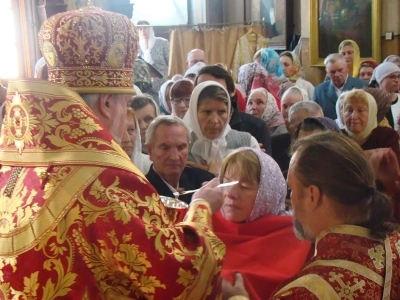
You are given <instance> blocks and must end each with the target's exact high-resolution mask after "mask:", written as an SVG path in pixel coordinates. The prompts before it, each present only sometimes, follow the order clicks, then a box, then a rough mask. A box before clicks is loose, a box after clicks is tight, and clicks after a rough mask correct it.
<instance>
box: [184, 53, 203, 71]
mask: <svg viewBox="0 0 400 300" xmlns="http://www.w3.org/2000/svg"><path fill="white" fill-rule="evenodd" d="M199 62H201V63H203V64H207V60H206V54H205V52H204V51H203V50H201V49H193V50H190V51H189V53H188V55H187V58H186V69H189V68H190V67H193V66H194V65H195V64H197V63H199Z"/></svg>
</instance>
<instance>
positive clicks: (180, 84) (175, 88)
mask: <svg viewBox="0 0 400 300" xmlns="http://www.w3.org/2000/svg"><path fill="white" fill-rule="evenodd" d="M193 88H194V85H193V82H192V81H191V80H190V79H181V80H178V81H176V82H175V83H174V84H173V85H172V87H171V90H170V92H169V94H170V97H171V102H172V113H171V115H173V116H176V117H178V118H179V119H183V117H184V116H185V114H186V112H187V111H188V109H189V101H190V96H191V95H192V91H193Z"/></svg>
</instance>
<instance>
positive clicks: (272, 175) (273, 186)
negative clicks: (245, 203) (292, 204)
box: [238, 147, 287, 222]
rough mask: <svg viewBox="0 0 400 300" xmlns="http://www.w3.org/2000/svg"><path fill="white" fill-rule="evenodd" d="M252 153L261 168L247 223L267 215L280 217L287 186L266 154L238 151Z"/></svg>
mask: <svg viewBox="0 0 400 300" xmlns="http://www.w3.org/2000/svg"><path fill="white" fill-rule="evenodd" d="M246 150H250V151H253V152H254V154H255V155H257V157H258V160H259V162H260V166H261V172H260V183H259V188H258V193H257V196H256V200H255V202H254V206H253V210H252V212H251V214H250V217H249V219H248V220H247V222H252V221H254V220H256V219H258V218H261V217H263V216H267V215H280V214H282V212H284V211H285V199H286V194H287V186H286V181H285V178H284V177H283V174H282V171H281V169H280V168H279V165H278V164H277V163H276V162H275V160H273V158H272V157H270V156H269V155H268V154H266V153H264V152H262V151H260V150H256V149H253V148H249V147H243V148H240V149H239V150H238V151H246Z"/></svg>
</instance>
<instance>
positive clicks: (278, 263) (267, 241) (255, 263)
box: [213, 212, 313, 300]
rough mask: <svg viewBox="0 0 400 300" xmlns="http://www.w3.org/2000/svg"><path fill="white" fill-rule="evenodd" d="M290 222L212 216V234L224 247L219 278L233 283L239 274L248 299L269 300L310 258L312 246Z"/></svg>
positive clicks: (282, 218) (286, 218)
mask: <svg viewBox="0 0 400 300" xmlns="http://www.w3.org/2000/svg"><path fill="white" fill-rule="evenodd" d="M292 220H293V218H292V217H291V216H275V215H269V216H265V217H261V218H259V219H257V220H255V221H253V222H249V223H233V222H230V221H228V220H226V219H225V218H224V217H223V216H222V215H221V213H220V212H218V213H217V214H214V216H213V228H214V232H215V234H216V235H217V236H218V237H219V238H220V239H221V240H222V241H223V242H224V243H225V245H226V256H225V262H224V265H223V269H222V277H223V278H225V279H227V280H229V281H230V282H233V281H234V276H235V274H236V273H238V272H239V273H242V274H243V278H244V282H245V286H246V289H247V291H248V292H249V294H250V299H252V300H257V299H269V298H270V297H271V296H272V295H273V292H274V291H275V290H276V289H277V288H278V286H280V285H282V284H283V283H284V282H285V281H287V280H288V279H289V278H290V277H292V276H294V275H296V274H297V273H299V272H300V270H301V269H302V267H303V265H304V263H305V262H306V261H307V260H308V258H310V257H311V256H312V253H311V252H312V251H313V249H312V248H311V244H310V243H309V242H306V241H300V240H298V239H297V238H296V236H295V235H294V232H293V222H292Z"/></svg>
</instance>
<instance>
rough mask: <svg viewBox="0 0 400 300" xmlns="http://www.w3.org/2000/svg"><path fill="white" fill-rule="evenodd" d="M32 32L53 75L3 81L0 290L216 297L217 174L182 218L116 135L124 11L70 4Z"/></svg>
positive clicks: (64, 295) (124, 97)
mask: <svg viewBox="0 0 400 300" xmlns="http://www.w3.org/2000/svg"><path fill="white" fill-rule="evenodd" d="M40 43H41V49H42V51H43V55H44V57H45V59H46V61H47V65H48V70H49V78H50V80H51V81H53V82H58V83H61V84H63V85H64V86H63V85H60V84H56V83H51V82H46V81H20V82H11V83H10V84H9V86H8V96H7V100H6V115H5V119H4V122H3V127H2V134H1V139H0V148H1V151H0V193H1V196H0V197H1V201H0V298H1V299H218V298H219V296H220V285H219V281H220V271H221V266H222V260H223V257H224V253H225V246H224V244H223V243H222V242H221V241H220V240H219V239H218V238H217V237H216V236H215V235H214V234H213V233H212V231H211V229H212V228H211V213H212V211H213V210H214V211H215V210H219V207H218V203H216V202H215V201H217V200H218V197H219V194H220V199H222V193H218V192H217V190H218V189H213V188H212V187H213V186H214V185H216V184H217V183H214V182H211V183H210V184H209V186H208V187H204V188H203V189H202V190H201V191H200V192H199V193H198V194H197V195H195V196H196V200H197V201H196V202H194V203H192V205H191V206H190V208H189V212H188V215H187V218H186V221H185V222H182V223H179V224H176V225H174V224H171V222H170V220H169V218H168V215H167V213H166V210H165V207H164V206H163V204H162V203H161V202H160V199H159V196H158V194H157V193H156V191H155V190H154V188H153V187H152V186H151V185H150V184H149V183H148V181H147V180H146V178H145V177H144V176H143V175H142V174H141V173H140V171H139V170H138V169H137V168H136V167H135V166H134V165H133V164H132V163H131V161H130V158H129V157H128V156H127V155H126V154H125V153H124V151H123V150H122V149H121V148H120V146H119V145H118V143H117V142H116V140H120V139H121V137H122V135H123V132H124V131H125V130H126V109H127V102H128V100H129V99H131V98H132V95H133V93H134V89H133V87H132V78H133V69H132V65H133V61H134V59H135V58H136V53H137V35H136V31H135V28H134V26H133V23H132V22H131V21H130V20H129V19H128V18H126V17H124V16H122V15H120V14H115V13H110V12H106V11H102V10H100V9H96V8H93V7H90V8H85V9H81V10H79V11H71V12H67V13H63V14H58V15H55V16H53V17H51V18H50V19H49V20H47V21H46V22H45V24H44V25H43V27H42V29H41V32H40ZM65 86H67V87H65ZM77 91H78V92H79V93H81V94H82V95H83V97H84V98H85V100H86V103H85V102H84V100H83V99H82V97H81V96H80V95H79V94H78V93H77ZM88 94H89V95H88ZM210 195H211V196H212V197H207V196H210ZM199 198H200V199H199ZM201 198H210V199H211V198H212V199H213V200H211V201H205V200H201ZM221 203H222V201H221ZM214 204H215V205H214Z"/></svg>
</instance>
